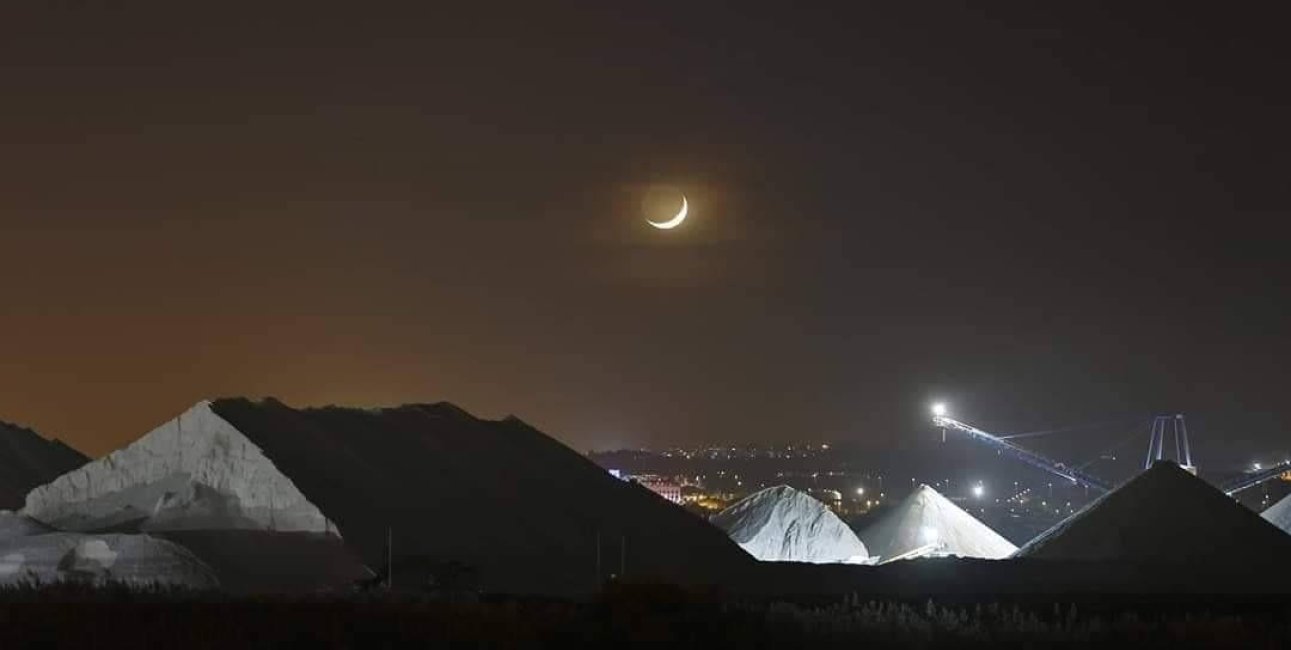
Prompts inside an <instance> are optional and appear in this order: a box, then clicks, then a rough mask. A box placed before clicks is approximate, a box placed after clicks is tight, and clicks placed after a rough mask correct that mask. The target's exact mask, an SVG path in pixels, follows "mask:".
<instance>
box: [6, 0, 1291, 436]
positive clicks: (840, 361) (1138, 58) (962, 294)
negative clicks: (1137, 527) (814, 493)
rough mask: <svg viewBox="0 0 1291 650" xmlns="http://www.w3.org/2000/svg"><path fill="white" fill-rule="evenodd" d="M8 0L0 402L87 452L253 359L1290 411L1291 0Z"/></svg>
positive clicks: (575, 402)
mask: <svg viewBox="0 0 1291 650" xmlns="http://www.w3.org/2000/svg"><path fill="white" fill-rule="evenodd" d="M9 4H10V5H15V6H6V7H4V8H3V9H0V80H3V83H4V88H5V100H4V102H3V106H0V115H2V116H3V119H0V142H2V143H3V147H4V153H3V155H2V156H0V228H2V230H0V232H3V239H2V240H0V247H2V248H3V253H2V254H0V288H2V289H3V293H2V294H0V295H3V303H2V304H3V307H2V308H0V309H3V312H2V313H0V419H4V420H8V421H14V422H18V423H22V424H26V425H29V426H32V427H34V428H36V429H37V430H39V431H40V432H42V433H43V434H45V435H48V436H56V437H60V438H63V439H65V440H67V441H68V442H70V443H71V444H73V445H74V446H76V447H78V448H80V449H82V450H84V451H86V452H87V453H91V454H95V455H97V454H101V453H104V452H107V451H109V450H111V449H113V448H115V447H117V446H119V445H120V444H122V443H124V442H126V441H128V440H131V439H133V438H135V437H137V436H139V435H141V434H142V433H144V432H146V431H147V430H149V429H151V428H152V427H154V426H156V425H158V424H160V423H161V422H163V421H165V420H167V419H169V418H171V417H173V416H174V415H176V414H177V413H179V412H180V411H182V410H183V409H184V408H186V407H187V406H189V405H190V404H192V403H193V402H195V401H197V400H199V399H202V398H207V397H216V396H225V395H251V396H262V395H274V396H277V397H280V398H282V399H284V400H285V401H287V402H289V403H292V404H297V405H307V404H323V403H344V404H354V405H379V404H394V403H402V402H413V401H440V400H448V401H452V402H454V403H457V404H458V405H460V406H462V407H464V408H466V409H468V410H470V411H472V412H475V413H477V414H479V415H483V416H488V417H495V416H502V415H506V414H516V415H518V416H520V417H522V418H524V419H526V420H527V421H529V422H531V423H533V424H535V425H536V426H538V427H540V428H542V429H543V430H545V431H547V432H549V433H551V434H553V435H555V436H556V437H558V438H560V439H561V440H563V441H565V442H566V443H568V444H570V445H572V446H574V447H576V448H579V449H589V448H607V447H619V446H640V445H663V444H689V443H701V442H709V441H730V442H765V441H784V440H808V439H817V440H818V439H848V440H860V441H864V442H872V443H874V444H875V446H878V447H882V446H885V445H893V444H899V443H900V442H901V440H902V439H903V438H906V437H909V436H913V435H931V434H930V433H928V430H927V427H926V425H925V424H923V422H924V420H925V419H926V405H927V403H928V402H929V401H930V400H932V399H945V400H947V401H948V402H949V403H950V404H951V405H952V408H954V409H955V412H956V413H957V414H959V415H961V416H962V417H964V418H965V419H971V420H972V421H974V422H977V423H979V424H981V425H983V426H988V427H993V428H995V429H996V430H1003V431H1009V430H1025V429H1035V428H1041V427H1045V426H1058V425H1067V424H1073V423H1079V422H1083V421H1090V420H1099V419H1104V418H1107V417H1119V416H1121V415H1124V414H1127V413H1128V414H1139V413H1142V414H1144V415H1147V414H1150V413H1153V412H1157V411H1171V412H1173V411H1182V412H1186V413H1189V414H1190V423H1192V424H1193V429H1194V436H1196V437H1199V438H1205V437H1207V436H1209V438H1210V439H1211V440H1216V439H1222V440H1225V441H1231V442H1232V443H1233V445H1234V446H1235V447H1241V448H1243V449H1245V448H1249V449H1256V450H1259V449H1286V448H1287V447H1288V446H1291V445H1288V444H1287V443H1286V442H1285V441H1286V440H1287V430H1288V425H1291V417H1288V415H1287V414H1286V410H1285V409H1284V408H1283V404H1284V401H1285V393H1286V387H1287V386H1288V384H1289V382H1288V380H1289V379H1291V369H1289V368H1288V364H1287V359H1289V358H1291V354H1289V353H1291V340H1289V339H1288V337H1287V336H1286V332H1287V328H1288V315H1289V314H1288V310H1289V308H1288V306H1287V302H1288V301H1287V289H1286V287H1287V286H1288V281H1289V280H1291V273H1288V271H1287V269H1286V267H1287V265H1286V263H1285V258H1286V243H1285V240H1284V239H1283V238H1282V230H1283V228H1284V226H1283V222H1284V219H1285V218H1286V216H1287V213H1288V207H1289V206H1291V191H1289V190H1288V188H1289V187H1291V184H1288V182H1287V179H1288V172H1291V164H1289V163H1288V160H1289V158H1288V156H1287V151H1288V148H1289V147H1288V145H1291V131H1289V130H1288V127H1287V119H1286V115H1287V109H1288V103H1289V101H1288V100H1289V99H1291V96H1289V94H1288V90H1287V84H1286V82H1285V78H1286V75H1287V69H1288V63H1291V60H1289V59H1291V57H1289V56H1288V52H1289V51H1291V50H1289V49H1288V46H1287V45H1286V43H1285V37H1284V35H1283V34H1281V33H1280V31H1281V25H1282V23H1281V21H1278V20H1274V19H1273V16H1261V15H1257V14H1254V13H1250V14H1238V13H1235V12H1232V13H1227V14H1225V15H1217V14H1205V15H1201V14H1198V15H1188V14H1186V13H1183V12H1184V8H1183V7H1182V6H1181V7H1172V8H1171V11H1169V12H1162V13H1146V14H1130V13H1121V12H1120V11H1119V10H1112V9H1107V10H1104V9H1097V8H1091V7H1087V6H1084V3H1081V6H1077V7H1071V8H1068V9H1065V10H1061V11H1060V12H1057V13H1048V12H1049V11H1050V10H1048V9H1044V10H1041V9H1031V10H1028V11H1026V12H1022V13H1007V12H1004V11H1000V10H996V9H982V8H976V9H965V8H954V7H952V6H951V3H938V4H937V5H935V6H931V7H930V6H919V7H913V6H911V7H909V8H903V7H904V5H901V7H896V8H894V7H891V6H886V5H880V4H878V3H876V4H875V5H874V6H873V7H871V8H868V9H867V8H855V7H853V8H850V9H848V10H846V11H838V12H835V11H826V10H816V9H803V8H801V7H791V6H790V5H778V7H779V9H778V10H777V11H773V12H763V11H761V10H757V9H754V8H753V7H750V6H746V5H745V4H735V5H732V6H731V7H729V8H720V9H719V8H716V7H713V6H710V5H708V4H707V3H698V4H696V3H688V4H686V5H678V8H677V9H676V10H672V9H671V8H669V7H668V6H667V5H666V3H665V4H656V3H643V4H642V3H638V4H636V5H631V6H628V5H622V4H619V3H609V4H605V3H595V4H593V3H589V4H588V5H586V6H583V7H581V8H578V9H576V10H575V9H557V8H553V7H533V6H530V7H529V8H527V9H524V10H520V11H515V12H506V11H500V10H497V9H496V8H494V9H490V10H487V11H486V10H485V9H484V8H481V9H480V10H479V11H478V12H474V13H473V12H472V11H471V10H466V9H459V8H444V5H446V4H447V5H452V4H458V3H415V4H414V3H408V4H399V5H384V6H380V5H379V3H376V4H366V3H360V4H353V3H347V4H345V5H344V6H342V7H339V8H335V9H333V8H329V7H331V6H332V5H334V4H339V3H301V4H299V5H297V6H295V7H290V8H288V7H286V6H284V5H275V6H272V7H271V6H269V5H267V4H264V3H236V2H234V3H215V4H211V5H205V6H202V7H201V8H198V7H197V5H193V4H192V3H160V2H157V3H153V2H138V3H124V4H122V5H121V6H119V7H118V6H112V5H113V4H115V3H100V2H93V3H90V2H87V3H70V2H58V3H43V2H42V3H32V2H27V3H9ZM898 4H899V5H900V4H901V3H898ZM1210 10H1211V11H1220V10H1221V8H1218V7H1211V8H1210ZM1222 10H1223V11H1225V12H1230V11H1231V10H1230V9H1229V8H1226V7H1225V8H1222ZM682 193H684V194H685V196H686V197H688V200H689V202H690V217H689V218H688V220H687V221H686V223H684V224H683V226H682V227H679V228H677V229H675V230H673V231H668V232H662V231H658V230H654V229H652V228H650V227H649V226H648V225H646V224H645V221H644V220H645V219H646V218H659V217H660V216H661V214H663V213H666V212H667V211H668V210H669V208H668V207H667V205H668V202H669V201H675V200H677V198H678V197H680V196H681V194H682ZM663 216H665V217H666V216H667V215H666V214H663ZM1144 444H1145V445H1146V431H1145V432H1144ZM1203 462H1204V459H1203Z"/></svg>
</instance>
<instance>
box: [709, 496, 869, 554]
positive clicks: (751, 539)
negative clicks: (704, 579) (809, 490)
mask: <svg viewBox="0 0 1291 650" xmlns="http://www.w3.org/2000/svg"><path fill="white" fill-rule="evenodd" d="M712 521H713V524H715V525H716V526H717V527H719V528H721V529H722V530H724V531H726V534H727V535H730V537H731V539H732V540H734V541H735V543H737V544H739V545H740V547H741V548H743V549H744V550H745V551H747V552H748V553H749V555H752V556H753V557H755V558H757V559H759V560H763V561H767V562H812V563H816V564H826V563H840V562H847V563H864V562H866V561H867V560H868V557H869V553H867V552H866V550H865V545H864V544H862V543H861V540H860V539H858V538H857V537H856V533H853V532H852V529H851V528H849V527H848V526H847V524H846V523H844V522H843V520H842V519H839V518H838V516H837V515H835V514H834V513H833V512H830V510H829V508H827V507H826V506H825V504H823V503H821V502H819V501H817V500H815V499H813V498H811V497H810V496H808V495H806V494H804V493H802V492H799V491H798V490H795V489H793V488H791V487H789V486H787V485H779V486H776V487H771V488H767V489H765V490H762V491H760V492H756V493H754V494H751V495H749V496H747V497H745V498H744V499H742V500H740V502H739V503H736V504H735V505H733V506H731V507H729V508H727V509H725V510H723V511H721V512H720V513H718V514H717V515H714V516H713V519H712Z"/></svg>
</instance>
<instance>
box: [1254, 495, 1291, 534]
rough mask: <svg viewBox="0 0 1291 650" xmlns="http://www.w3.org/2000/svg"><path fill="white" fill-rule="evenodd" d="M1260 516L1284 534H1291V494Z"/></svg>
mask: <svg viewBox="0 0 1291 650" xmlns="http://www.w3.org/2000/svg"><path fill="white" fill-rule="evenodd" d="M1260 516H1261V517H1263V518H1264V520H1265V521H1267V522H1269V523H1270V524H1273V525H1274V526H1277V527H1278V528H1281V529H1282V530H1283V531H1284V532H1287V533H1291V494H1288V495H1286V496H1285V497H1282V499H1281V500H1280V501H1278V502H1277V503H1275V504H1273V505H1271V506H1269V507H1268V508H1266V509H1265V510H1264V512H1262V513H1260Z"/></svg>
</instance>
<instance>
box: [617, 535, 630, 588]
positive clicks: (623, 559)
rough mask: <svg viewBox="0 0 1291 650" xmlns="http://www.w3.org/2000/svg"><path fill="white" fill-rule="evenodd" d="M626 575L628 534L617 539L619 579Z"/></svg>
mask: <svg viewBox="0 0 1291 650" xmlns="http://www.w3.org/2000/svg"><path fill="white" fill-rule="evenodd" d="M627 576H628V536H627V535H626V534H624V535H623V537H621V538H620V541H619V579H620V580H622V579H624V578H626V577H627Z"/></svg>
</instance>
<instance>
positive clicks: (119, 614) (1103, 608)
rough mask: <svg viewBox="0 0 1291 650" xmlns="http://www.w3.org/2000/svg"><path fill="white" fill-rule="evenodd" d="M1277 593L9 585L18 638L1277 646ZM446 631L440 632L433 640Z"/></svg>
mask: <svg viewBox="0 0 1291 650" xmlns="http://www.w3.org/2000/svg"><path fill="white" fill-rule="evenodd" d="M1289 619H1291V606H1289V605H1288V603H1287V602H1285V601H1281V600H1277V599H1267V598H1265V599H1261V600H1258V601H1243V600H1240V599H1232V598H1225V599H1218V600H1211V601H1204V600H1198V599H1195V598H1190V599H1187V600H1180V601H1168V600H1161V599H1152V600H1148V599H1144V600H1141V601H1134V600H1133V599H1125V598H1121V599H1118V600H1117V601H1115V602H1097V601H1091V602H1081V603H1072V602H1053V601H1052V600H1050V601H1048V602H1044V601H1041V600H1035V601H1028V600H1026V599H1014V600H1012V601H1008V602H998V601H997V602H981V603H972V604H969V603H964V602H957V603H955V604H950V605H945V604H940V603H938V602H935V601H931V600H928V601H922V602H918V601H873V600H867V599H865V598H863V597H860V596H850V597H847V598H843V599H839V600H836V601H833V602H816V603H804V602H796V603H794V602H784V601H749V600H740V601H728V600H724V599H721V598H718V597H716V596H715V594H712V593H706V592H695V591H686V590H680V589H675V588H671V587H654V586H632V587H617V588H613V589H610V590H607V592H606V593H604V594H603V595H602V596H600V597H599V598H596V599H593V600H589V601H586V602H576V601H564V600H550V599H534V600H524V599H514V598H505V599H504V598H479V597H476V598H461V597H459V598H456V599H444V598H433V599H432V598H427V597H412V596H390V595H386V594H381V593H375V594H373V593H370V594H361V595H354V596H350V597H343V598H342V597H335V596H332V597H321V596H320V597H312V598H297V599H290V600H288V599H245V598H242V599H231V598H228V597H225V596H222V595H219V594H213V593H192V592H180V591H165V590H148V591H139V590H129V589H123V588H107V589H91V588H88V587H78V586H61V587H55V588H46V589H11V590H7V591H0V630H2V632H0V647H4V648H48V647H77V648H105V647H132V648H145V647H155V648H282V647H314V648H382V647H446V645H447V647H454V648H456V647H502V648H510V647H515V648H530V647H552V648H578V647H619V648H633V647H695V648H701V647H702V648H726V647H733V648H811V649H813V650H814V649H816V648H991V649H996V648H1136V649H1137V650H1147V649H1151V648H1171V649H1179V648H1241V649H1242V650H1257V649H1262V648H1285V647H1291V620H1289ZM432 644H434V645H433V646H432Z"/></svg>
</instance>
